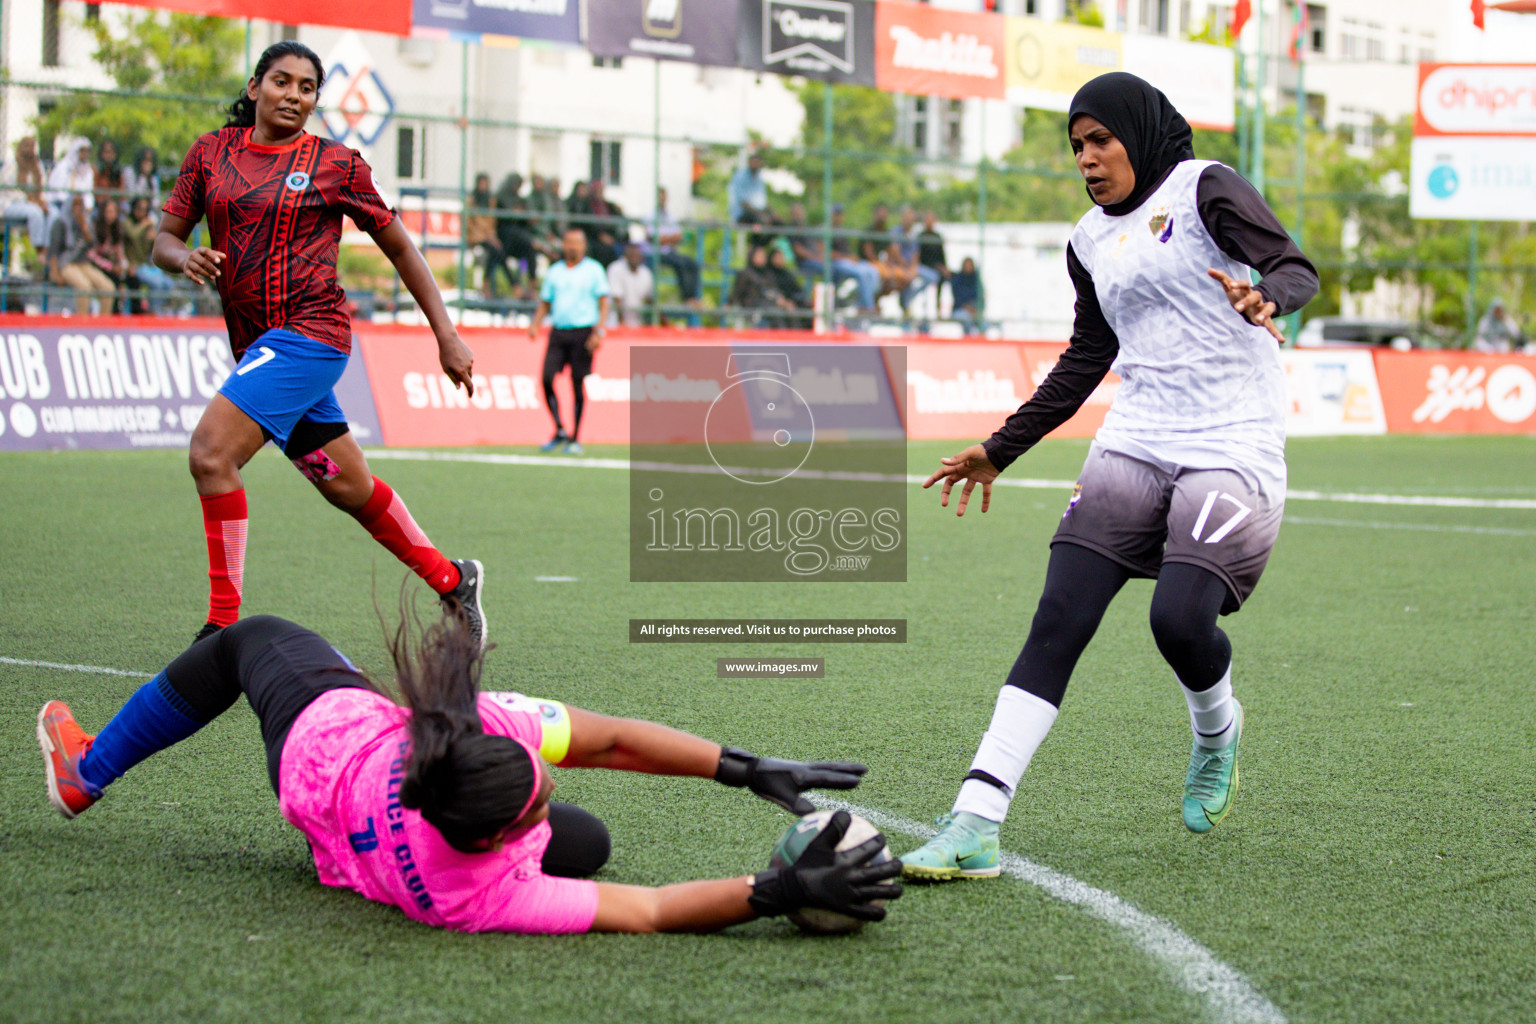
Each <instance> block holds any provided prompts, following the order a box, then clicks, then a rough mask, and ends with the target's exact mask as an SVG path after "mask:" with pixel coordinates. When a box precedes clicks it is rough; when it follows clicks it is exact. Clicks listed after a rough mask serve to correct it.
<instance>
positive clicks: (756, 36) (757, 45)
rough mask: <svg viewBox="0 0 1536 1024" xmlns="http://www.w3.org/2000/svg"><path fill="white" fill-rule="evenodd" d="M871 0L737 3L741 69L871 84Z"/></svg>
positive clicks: (872, 9)
mask: <svg viewBox="0 0 1536 1024" xmlns="http://www.w3.org/2000/svg"><path fill="white" fill-rule="evenodd" d="M875 6H876V5H875V3H874V0H742V2H741V23H740V29H739V33H738V35H737V46H736V54H737V59H738V61H739V62H740V64H741V66H742V67H744V68H751V69H753V70H755V71H772V72H776V73H778V74H781V75H804V76H805V77H807V78H819V79H821V80H823V81H827V82H852V83H855V84H858V85H874V84H875Z"/></svg>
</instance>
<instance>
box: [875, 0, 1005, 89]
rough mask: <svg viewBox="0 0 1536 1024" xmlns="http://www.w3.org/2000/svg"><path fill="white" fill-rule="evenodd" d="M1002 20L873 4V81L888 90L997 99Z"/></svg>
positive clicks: (1001, 82) (890, 1) (1001, 78)
mask: <svg viewBox="0 0 1536 1024" xmlns="http://www.w3.org/2000/svg"><path fill="white" fill-rule="evenodd" d="M1003 26H1004V19H1003V17H1002V16H1001V15H997V14H980V13H972V12H965V11H952V10H948V9H942V8H935V7H930V6H928V5H927V4H914V3H900V2H897V0H884V2H882V3H878V4H876V5H875V85H876V86H878V87H879V88H881V89H883V90H885V91H886V92H905V93H912V94H914V95H919V96H948V97H951V98H952V99H962V100H963V99H970V98H972V97H979V98H983V99H994V100H1000V99H1002V98H1003V96H1004V93H1005V91H1006V88H1007V82H1006V78H1005V74H1004V65H1003V52H1004V46H1005V36H1004V29H1003Z"/></svg>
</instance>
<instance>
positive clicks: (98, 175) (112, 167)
mask: <svg viewBox="0 0 1536 1024" xmlns="http://www.w3.org/2000/svg"><path fill="white" fill-rule="evenodd" d="M91 184H92V187H94V188H95V189H96V202H97V204H98V205H100V203H101V201H102V200H103V199H106V198H107V197H108V196H113V197H116V198H119V199H121V197H122V192H123V165H122V164H120V163H118V162H117V143H115V142H113V141H112V140H111V139H102V140H101V152H100V155H99V156H98V158H97V163H96V172H95V174H94V176H93V180H92V182H91Z"/></svg>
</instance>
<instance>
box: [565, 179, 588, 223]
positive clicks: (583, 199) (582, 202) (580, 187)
mask: <svg viewBox="0 0 1536 1024" xmlns="http://www.w3.org/2000/svg"><path fill="white" fill-rule="evenodd" d="M590 194H591V193H590V191H589V190H588V187H587V183H586V182H584V181H577V182H573V183H572V184H571V194H570V195H568V196H566V197H565V204H564V205H565V212H566V213H568V214H574V215H576V216H578V217H585V216H586V214H587V197H588V196H589V195H590ZM571 227H574V228H578V229H579V230H580V231H581V233H582V234H586V232H587V227H586V225H585V224H584V223H579V222H576V221H572V222H571Z"/></svg>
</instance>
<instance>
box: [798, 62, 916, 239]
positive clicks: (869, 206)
mask: <svg viewBox="0 0 1536 1024" xmlns="http://www.w3.org/2000/svg"><path fill="white" fill-rule="evenodd" d="M827 89H828V86H827V84H826V83H824V82H815V81H809V82H806V83H805V84H804V85H802V86H801V87H800V89H799V96H800V103H801V105H802V106H803V107H804V108H805V116H804V118H803V120H802V121H801V123H800V151H799V152H797V153H794V154H785V153H773V154H769V156H768V163H769V165H770V166H773V167H783V168H785V169H787V170H790V171H792V172H794V174H795V176H796V177H798V178H799V179H800V181H801V182H802V183H803V184H804V186H805V194H804V197H803V201H804V202H805V205H806V209H807V210H808V211H809V213H810V217H811V220H812V222H813V223H819V222H820V221H821V218H822V217H824V216H825V206H824V204H825V202H826V196H825V195H824V194H823V192H824V184H825V178H824V174H825V169H826V161H827V159H828V158H827V157H826V155H825V154H824V153H823V152H822V150H823V147H824V145H825V143H824V140H823V138H822V125H823V106H822V104H823V103H824V102H825V97H826V95H827ZM831 89H832V146H833V149H834V152H833V154H832V156H831V157H830V159H831V163H832V196H831V200H832V202H834V203H842V204H843V205H844V207H845V208H846V213H847V223H848V224H849V225H850V226H857V225H863V224H865V223H867V222H868V221H869V216H870V213H871V212H872V211H873V210H874V208H875V205H876V204H877V203H885V204H886V205H887V206H890V207H892V208H893V209H894V208H895V207H897V206H899V205H900V204H902V203H908V202H916V201H918V200H919V199H920V198H921V197H922V196H923V194H924V191H925V190H924V188H923V185H922V183H921V182H920V181H919V180H918V177H917V174H916V172H915V170H914V167H913V164H914V162H915V160H914V157H913V154H912V153H911V152H909V151H907V150H904V149H903V148H902V147H901V146H900V145H899V144H898V143H897V141H896V97H895V96H894V95H892V94H891V93H886V92H880V91H879V90H878V89H871V88H868V87H866V86H859V85H834V86H831Z"/></svg>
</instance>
